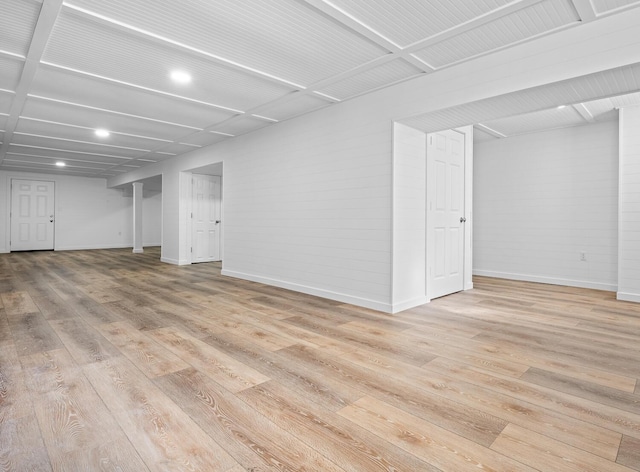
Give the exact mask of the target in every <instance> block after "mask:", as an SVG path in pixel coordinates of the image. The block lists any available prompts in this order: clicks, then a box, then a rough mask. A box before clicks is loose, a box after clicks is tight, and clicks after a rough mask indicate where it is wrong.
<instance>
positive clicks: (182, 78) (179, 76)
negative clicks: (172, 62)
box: [171, 70, 191, 84]
mask: <svg viewBox="0 0 640 472" xmlns="http://www.w3.org/2000/svg"><path fill="white" fill-rule="evenodd" d="M171 80H173V81H174V82H176V83H178V84H188V83H189V82H191V75H190V74H189V73H187V72H185V71H183V70H174V71H173V72H171Z"/></svg>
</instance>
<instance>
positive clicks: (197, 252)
mask: <svg viewBox="0 0 640 472" xmlns="http://www.w3.org/2000/svg"><path fill="white" fill-rule="evenodd" d="M192 188H193V198H192V203H191V208H192V213H191V218H192V241H191V252H192V254H191V262H211V261H219V260H220V224H221V222H222V220H221V215H220V213H221V210H222V205H221V200H222V190H221V177H220V176H217V175H199V174H193V181H192Z"/></svg>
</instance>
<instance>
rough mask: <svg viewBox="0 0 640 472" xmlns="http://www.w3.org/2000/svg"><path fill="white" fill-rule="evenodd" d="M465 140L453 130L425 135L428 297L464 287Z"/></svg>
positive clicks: (439, 295) (456, 290) (434, 296)
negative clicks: (429, 239) (428, 240)
mask: <svg viewBox="0 0 640 472" xmlns="http://www.w3.org/2000/svg"><path fill="white" fill-rule="evenodd" d="M464 140H465V135H464V134H462V133H459V132H457V131H454V130H448V131H443V132H439V133H432V134H429V135H427V211H428V214H427V222H428V227H427V228H428V231H427V238H431V241H430V242H428V244H427V247H428V248H429V254H428V261H429V264H428V266H429V274H428V278H427V283H428V284H430V286H429V287H428V290H427V293H428V294H429V297H430V298H437V297H441V296H443V295H448V294H450V293H454V292H459V291H461V290H464V231H465V222H466V217H465V211H464V201H465V198H464V197H465V194H464V192H465V182H464V175H465V172H464V165H465V142H464Z"/></svg>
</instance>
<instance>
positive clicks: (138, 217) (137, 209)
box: [133, 182, 144, 253]
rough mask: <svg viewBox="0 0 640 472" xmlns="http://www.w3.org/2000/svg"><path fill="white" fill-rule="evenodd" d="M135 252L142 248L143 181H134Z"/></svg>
mask: <svg viewBox="0 0 640 472" xmlns="http://www.w3.org/2000/svg"><path fill="white" fill-rule="evenodd" d="M133 252H134V253H141V252H144V249H142V182H134V183H133Z"/></svg>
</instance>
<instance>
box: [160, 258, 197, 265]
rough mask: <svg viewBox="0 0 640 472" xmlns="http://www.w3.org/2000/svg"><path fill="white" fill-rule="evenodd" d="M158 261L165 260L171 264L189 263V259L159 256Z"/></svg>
mask: <svg viewBox="0 0 640 472" xmlns="http://www.w3.org/2000/svg"><path fill="white" fill-rule="evenodd" d="M160 262H166V263H167V264H173V265H189V264H191V262H190V261H185V260H179V259H171V258H169V257H161V258H160Z"/></svg>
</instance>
